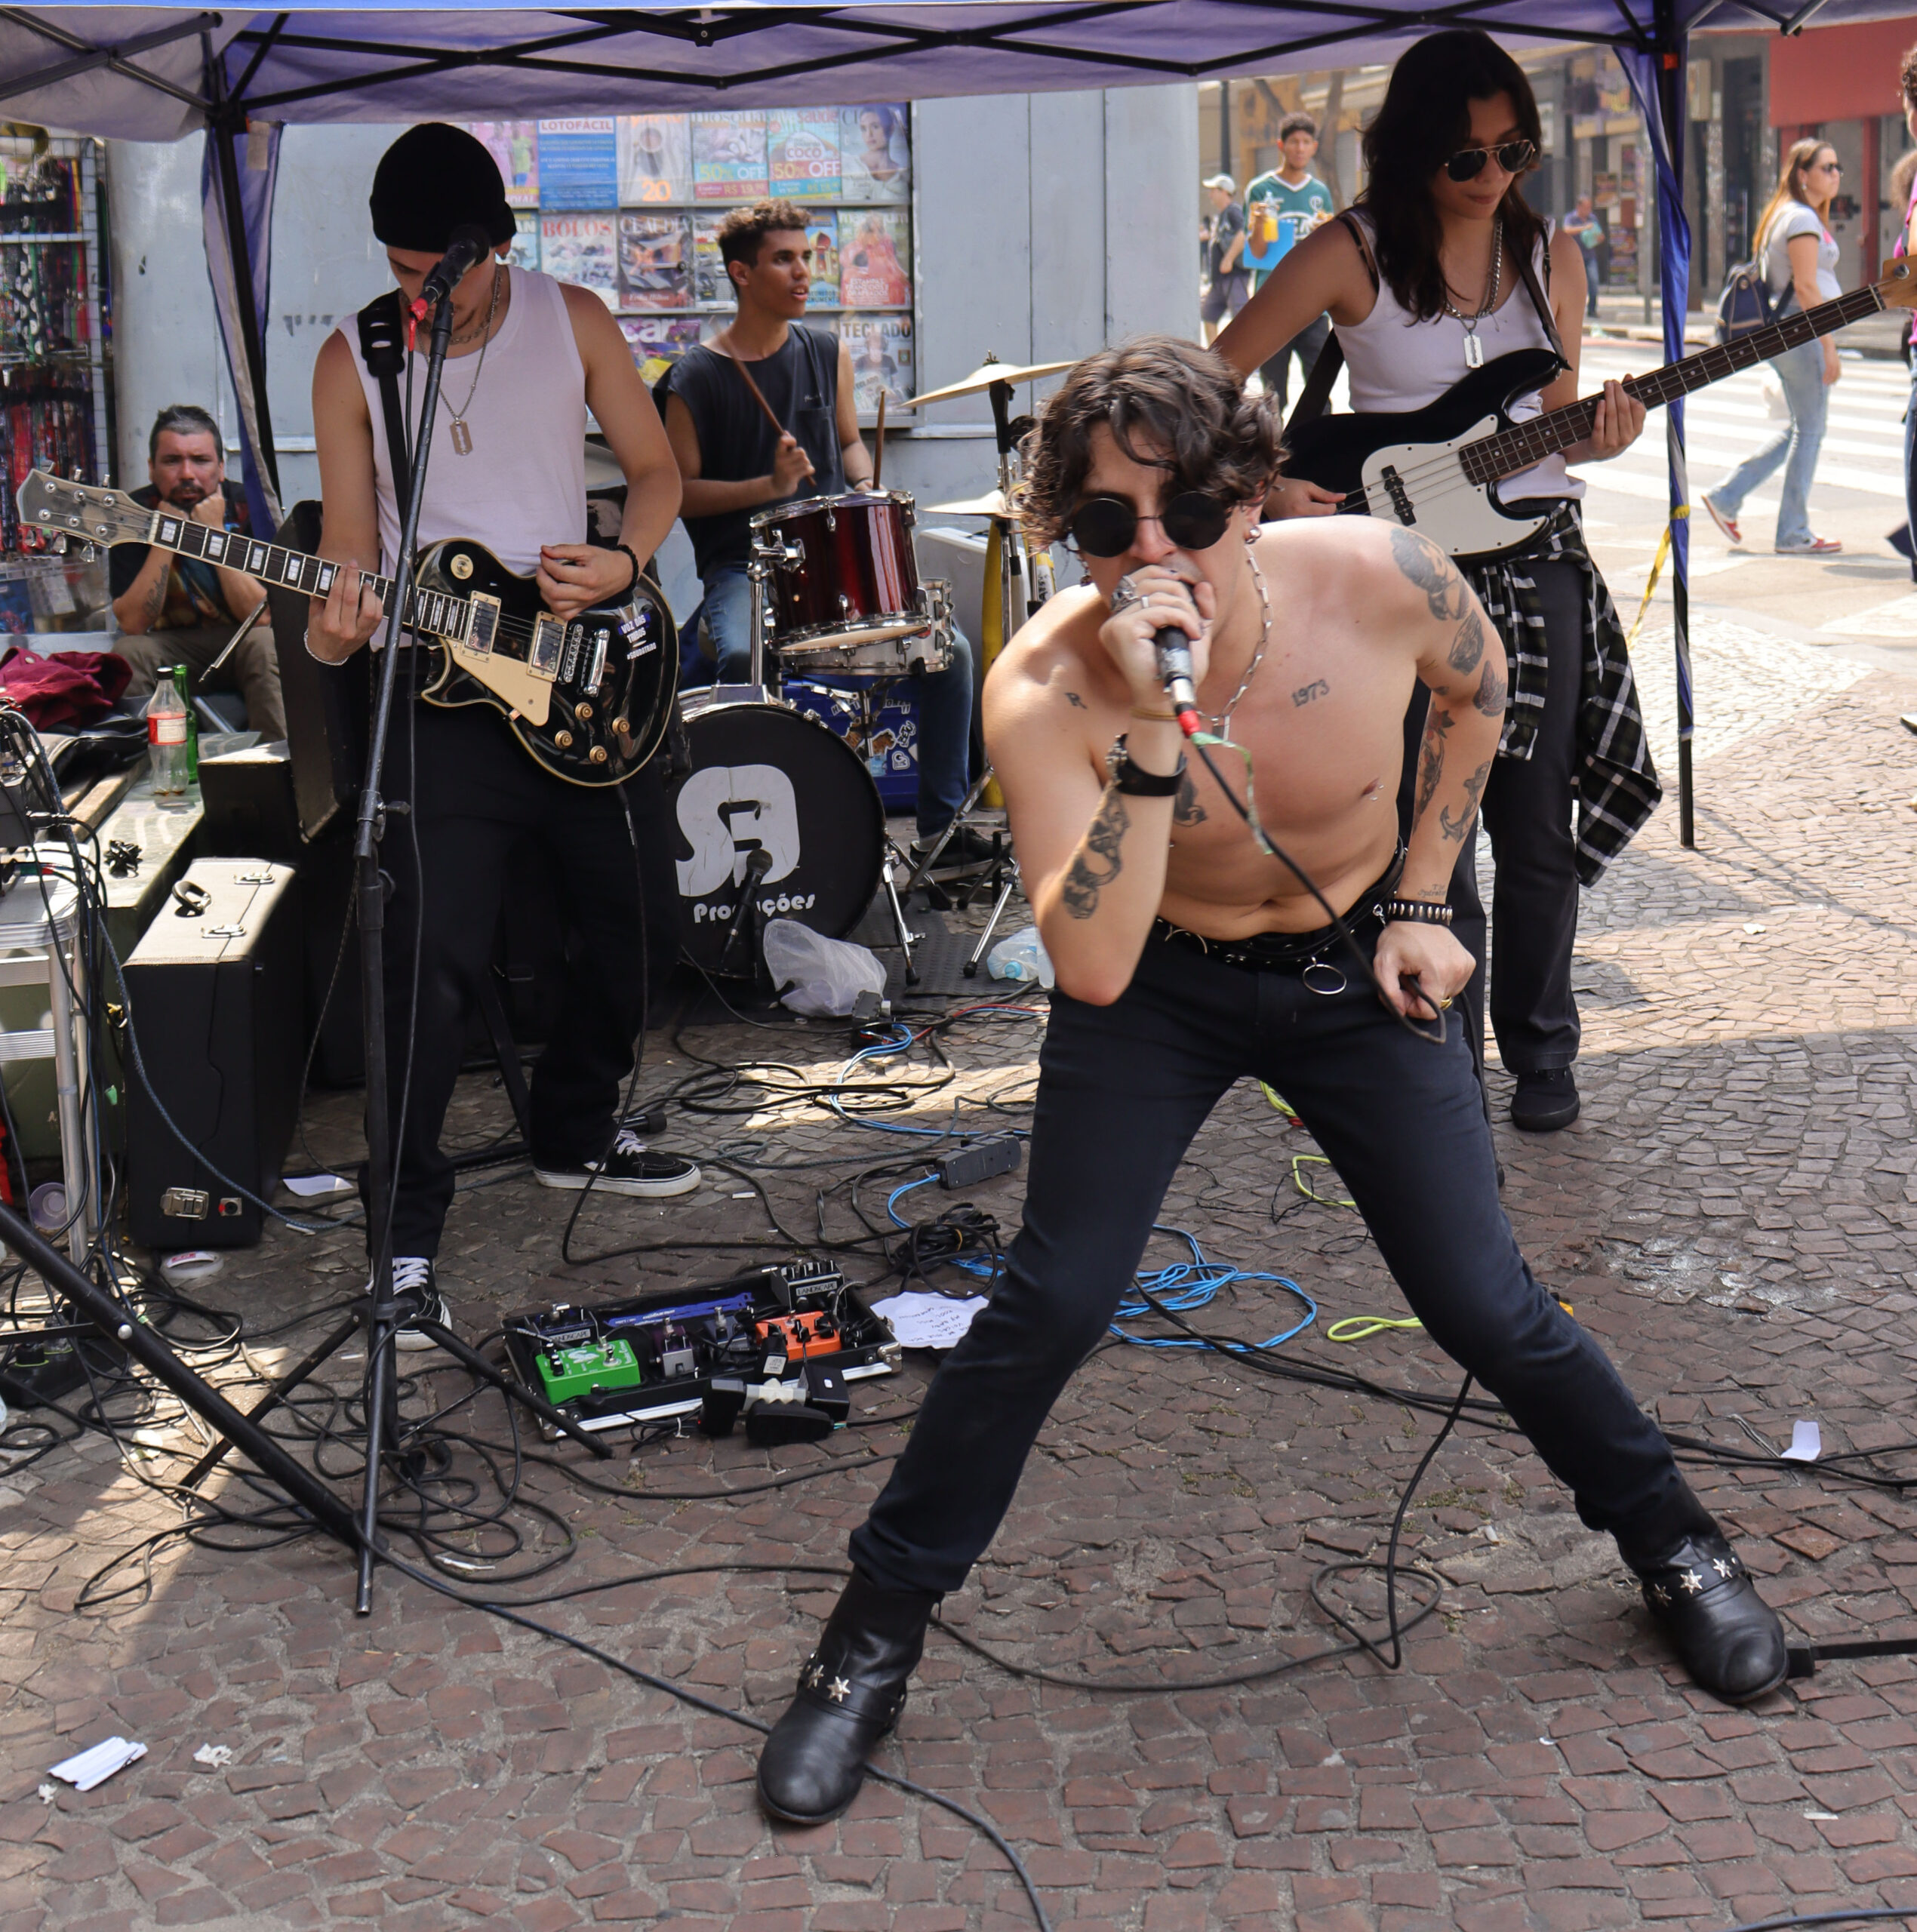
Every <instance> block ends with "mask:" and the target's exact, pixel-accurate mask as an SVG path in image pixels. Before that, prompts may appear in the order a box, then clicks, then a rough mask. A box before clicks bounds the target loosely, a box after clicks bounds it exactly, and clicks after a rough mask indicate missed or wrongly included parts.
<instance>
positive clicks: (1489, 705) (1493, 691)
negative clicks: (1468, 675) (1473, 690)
mask: <svg viewBox="0 0 1917 1932" xmlns="http://www.w3.org/2000/svg"><path fill="white" fill-rule="evenodd" d="M1504 694H1505V684H1504V679H1503V677H1502V676H1501V675H1500V674H1499V672H1498V668H1497V666H1496V665H1495V664H1487V665H1486V666H1485V675H1483V676H1482V678H1479V680H1478V695H1477V696H1476V697H1474V698H1473V699H1472V700H1471V702H1472V703H1473V704H1475V706H1477V707H1478V709H1479V710H1480V711H1482V712H1483V713H1484V714H1485V716H1486V717H1487V718H1496V717H1498V716H1500V715H1501V714H1502V713H1503V709H1504Z"/></svg>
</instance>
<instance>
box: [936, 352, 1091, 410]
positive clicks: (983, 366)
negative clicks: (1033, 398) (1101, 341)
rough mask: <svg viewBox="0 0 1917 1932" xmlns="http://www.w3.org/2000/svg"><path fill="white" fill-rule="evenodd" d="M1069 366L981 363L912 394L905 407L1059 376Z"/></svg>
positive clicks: (1067, 364) (1048, 363) (1060, 363)
mask: <svg viewBox="0 0 1917 1932" xmlns="http://www.w3.org/2000/svg"><path fill="white" fill-rule="evenodd" d="M1071 367H1072V365H1071V364H1070V363H1069V362H1031V363H1027V364H1025V365H1023V366H1022V367H1021V366H1020V365H1019V364H1017V363H1016V362H981V363H980V365H978V367H977V368H976V369H974V371H972V373H971V374H970V375H969V376H962V377H959V379H958V381H957V382H955V383H946V386H945V387H944V388H943V389H928V390H927V391H926V392H925V394H924V395H915V396H914V397H913V398H912V400H911V401H909V402H908V403H907V404H906V408H908V409H916V408H918V405H920V404H921V403H922V402H949V401H951V399H952V398H953V397H954V396H960V395H978V394H980V392H982V391H983V390H986V389H989V388H990V387H991V386H992V384H993V383H1035V382H1036V381H1038V380H1039V378H1040V377H1042V376H1057V375H1062V374H1063V373H1064V371H1066V370H1067V369H1069V368H1071Z"/></svg>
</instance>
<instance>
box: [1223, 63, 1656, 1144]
mask: <svg viewBox="0 0 1917 1932" xmlns="http://www.w3.org/2000/svg"><path fill="white" fill-rule="evenodd" d="M1539 139H1540V130H1539V121H1538V113H1537V103H1536V101H1535V100H1534V98H1533V97H1532V94H1531V86H1530V83H1529V82H1528V81H1527V80H1526V79H1525V75H1524V72H1523V71H1522V69H1520V68H1519V66H1518V64H1517V63H1516V62H1515V61H1514V60H1512V59H1511V57H1509V55H1508V54H1506V53H1505V52H1504V51H1503V49H1502V48H1500V47H1499V46H1498V45H1497V42H1494V40H1492V39H1491V37H1490V36H1489V35H1487V34H1484V33H1482V32H1478V31H1477V30H1475V29H1456V30H1452V31H1449V32H1443V33H1436V34H1432V35H1427V36H1426V38H1424V39H1423V40H1421V41H1420V42H1417V44H1416V45H1414V46H1413V47H1412V48H1410V49H1409V50H1408V51H1407V52H1406V53H1405V54H1404V55H1403V57H1402V58H1401V59H1400V60H1399V63H1398V65H1397V66H1396V68H1395V69H1394V70H1393V72H1392V78H1391V81H1390V84H1389V87H1388V88H1387V90H1386V97H1385V100H1384V103H1383V106H1382V107H1381V108H1380V110H1379V112H1378V114H1377V118H1376V119H1375V120H1374V122H1372V124H1371V127H1370V128H1368V129H1367V130H1366V131H1365V161H1366V165H1367V171H1368V182H1369V184H1368V186H1367V188H1366V189H1365V193H1364V194H1363V195H1362V196H1360V198H1359V205H1358V208H1357V210H1356V211H1355V214H1354V216H1353V217H1350V218H1349V219H1342V218H1341V219H1340V220H1337V221H1334V222H1328V223H1326V224H1325V226H1323V227H1322V228H1321V229H1319V230H1318V231H1317V232H1315V233H1314V234H1312V235H1309V236H1307V237H1306V239H1305V240H1304V241H1303V242H1300V244H1299V245H1298V246H1297V248H1294V249H1293V250H1292V251H1291V253H1290V254H1288V255H1287V256H1286V257H1285V260H1283V261H1282V263H1280V264H1279V266H1278V267H1277V269H1275V270H1274V271H1273V272H1272V274H1271V275H1269V276H1268V277H1267V278H1266V280H1265V282H1264V285H1263V287H1262V288H1260V290H1259V291H1258V293H1257V294H1256V295H1255V296H1254V297H1252V299H1251V303H1250V304H1249V305H1248V306H1247V307H1246V308H1245V310H1244V311H1243V312H1242V314H1241V315H1239V318H1238V319H1237V320H1236V321H1235V322H1233V323H1232V325H1231V327H1230V328H1228V329H1227V330H1226V331H1225V333H1224V334H1223V335H1222V336H1221V337H1220V338H1219V340H1218V343H1217V347H1218V350H1219V352H1220V354H1221V355H1223V356H1224V358H1226V361H1229V362H1230V363H1231V364H1232V365H1233V367H1234V368H1236V369H1238V370H1239V371H1240V372H1241V373H1242V374H1245V375H1247V376H1248V375H1249V374H1251V371H1253V370H1254V369H1256V368H1257V367H1258V366H1259V365H1260V363H1261V362H1262V361H1264V360H1265V358H1266V357H1268V356H1269V355H1271V354H1272V352H1273V350H1274V349H1275V348H1276V347H1277V346H1278V345H1279V343H1283V342H1286V341H1288V340H1290V339H1291V337H1292V336H1293V335H1294V334H1296V333H1297V330H1298V329H1299V328H1301V327H1302V326H1303V325H1304V324H1305V323H1306V322H1307V321H1309V320H1310V318H1312V316H1314V315H1318V314H1319V313H1321V312H1323V311H1325V310H1329V311H1330V312H1331V319H1332V321H1333V322H1334V324H1335V325H1336V326H1337V340H1338V342H1339V343H1340V344H1342V345H1343V350H1344V354H1345V358H1346V363H1347V365H1348V366H1349V370H1350V383H1351V392H1352V404H1353V407H1354V408H1355V409H1358V410H1359V411H1365V410H1392V411H1403V410H1411V409H1417V408H1423V407H1424V406H1425V405H1427V404H1429V403H1430V402H1432V401H1435V399H1436V398H1437V397H1438V396H1439V395H1442V394H1443V393H1444V392H1445V390H1446V389H1448V388H1449V387H1450V386H1451V385H1452V384H1453V383H1457V382H1458V381H1460V380H1462V379H1463V377H1465V376H1466V374H1467V373H1468V372H1469V371H1470V370H1472V369H1474V368H1479V367H1480V366H1482V365H1486V364H1488V363H1489V362H1491V361H1494V359H1495V358H1497V356H1498V355H1502V354H1504V353H1506V352H1508V351H1509V350H1511V349H1515V348H1518V347H1521V346H1522V347H1536V346H1545V345H1546V338H1547V335H1548V334H1549V333H1550V331H1547V330H1546V328H1545V326H1544V323H1543V318H1542V316H1541V315H1540V312H1539V309H1538V307H1537V303H1536V301H1534V299H1533V297H1532V294H1531V291H1528V289H1527V287H1526V284H1525V276H1524V272H1523V266H1522V265H1523V263H1525V260H1527V258H1528V260H1529V263H1530V264H1531V273H1532V280H1533V281H1534V283H1535V282H1537V281H1539V280H1540V271H1541V281H1542V288H1541V289H1540V290H1539V291H1537V292H1538V294H1540V296H1541V295H1542V292H1543V289H1548V290H1549V296H1548V297H1546V298H1545V299H1547V300H1548V301H1549V306H1550V309H1551V312H1552V318H1553V320H1554V321H1555V324H1556V328H1555V333H1556V334H1557V335H1558V336H1559V337H1560V338H1561V339H1562V343H1563V348H1562V359H1563V360H1564V361H1565V362H1567V363H1568V365H1569V366H1568V368H1565V370H1564V371H1563V372H1562V374H1559V377H1557V378H1556V380H1555V381H1553V382H1552V383H1550V384H1549V386H1547V387H1546V389H1544V390H1543V392H1542V394H1541V395H1540V396H1539V397H1537V398H1534V399H1531V400H1528V401H1526V402H1525V403H1523V404H1522V405H1519V406H1518V407H1517V408H1515V409H1514V411H1513V412H1512V414H1513V415H1514V417H1517V418H1519V419H1520V420H1522V418H1524V417H1528V416H1530V415H1533V414H1537V412H1538V411H1539V410H1540V409H1545V410H1549V409H1554V408H1558V407H1559V406H1560V405H1564V404H1567V403H1571V402H1574V401H1576V400H1577V348H1578V345H1579V343H1580V337H1581V334H1582V328H1583V310H1584V297H1585V278H1584V262H1583V251H1582V250H1581V249H1580V248H1579V247H1578V245H1577V242H1575V241H1574V240H1573V239H1572V238H1570V237H1569V236H1567V235H1558V236H1555V237H1553V236H1552V235H1551V233H1550V232H1549V227H1548V226H1547V225H1546V224H1545V223H1541V222H1540V220H1539V219H1538V217H1537V216H1536V215H1534V214H1532V212H1531V210H1530V209H1529V208H1528V207H1527V206H1526V205H1525V202H1524V200H1523V197H1522V191H1521V184H1522V178H1523V177H1524V175H1525V174H1526V173H1528V171H1530V170H1531V168H1533V167H1534V166H1535V165H1536V162H1537V152H1538V145H1539ZM1644 415H1645V412H1644V407H1643V405H1642V404H1641V403H1639V402H1638V401H1635V400H1634V399H1633V398H1631V397H1630V396H1629V395H1626V393H1625V392H1624V390H1623V387H1622V386H1621V385H1620V384H1619V383H1615V382H1611V383H1606V384H1605V390H1604V395H1603V398H1602V401H1600V402H1599V405H1598V407H1597V410H1596V415H1595V423H1594V424H1593V426H1592V432H1591V435H1590V436H1589V438H1587V439H1586V441H1584V442H1583V443H1581V444H1579V445H1574V447H1572V448H1570V449H1568V450H1566V451H1565V452H1564V453H1563V454H1562V456H1559V457H1549V458H1548V459H1547V460H1546V461H1545V462H1543V463H1540V464H1539V465H1537V466H1536V467H1535V468H1534V469H1531V470H1528V471H1526V472H1525V473H1524V474H1523V475H1522V476H1516V477H1512V478H1508V479H1506V481H1505V482H1504V483H1503V484H1502V485H1500V497H1502V498H1503V500H1505V501H1506V502H1507V503H1509V502H1511V501H1513V500H1517V499H1520V498H1537V499H1547V500H1548V499H1550V498H1553V497H1555V498H1558V499H1560V500H1562V505H1561V507H1560V508H1559V510H1558V511H1557V512H1555V514H1554V515H1552V519H1551V521H1549V523H1548V524H1547V525H1546V526H1545V528H1543V530H1542V531H1540V533H1539V534H1538V536H1537V538H1535V539H1534V540H1533V543H1532V544H1531V546H1530V547H1529V548H1528V549H1526V550H1525V551H1523V552H1519V553H1518V554H1517V555H1510V556H1506V557H1503V558H1499V559H1497V561H1496V562H1494V563H1493V564H1491V565H1481V566H1478V567H1475V568H1467V569H1466V572H1465V574H1466V577H1468V578H1469V580H1470V581H1471V583H1472V587H1473V588H1474V589H1475V590H1476V591H1477V592H1478V595H1479V598H1480V600H1481V601H1482V602H1483V603H1484V605H1485V608H1486V610H1487V611H1488V614H1490V616H1491V618H1492V620H1493V621H1494V623H1496V624H1497V627H1498V630H1499V632H1500V635H1501V636H1502V637H1503V640H1504V645H1505V648H1506V655H1507V657H1509V661H1510V663H1511V666H1512V678H1511V703H1510V709H1509V712H1508V713H1507V720H1506V731H1505V736H1504V740H1503V743H1502V744H1501V746H1500V755H1499V756H1498V758H1497V760H1496V761H1495V762H1494V765H1493V768H1492V774H1491V780H1490V783H1489V784H1488V786H1487V787H1486V789H1485V795H1484V799H1483V803H1482V817H1483V820H1484V824H1485V829H1486V831H1487V832H1488V833H1489V834H1490V836H1491V848H1492V851H1493V853H1494V855H1495V857H1496V859H1497V889H1496V893H1495V896H1494V902H1493V906H1492V915H1491V929H1492V938H1493V942H1494V943H1493V946H1492V948H1491V950H1492V952H1493V953H1494V956H1495V958H1496V961H1497V970H1496V976H1495V979H1494V982H1493V983H1492V986H1491V998H1490V1008H1491V1023H1492V1026H1493V1029H1494V1032H1495V1034H1496V1036H1497V1043H1498V1049H1499V1053H1500V1057H1501V1058H1502V1060H1503V1063H1504V1066H1505V1069H1506V1072H1509V1073H1510V1074H1512V1075H1514V1076H1515V1081H1516V1089H1515V1094H1514V1095H1513V1097H1512V1105H1511V1111H1512V1119H1513V1121H1515V1123H1516V1124H1517V1125H1519V1127H1521V1128H1527V1129H1529V1130H1531V1131H1538V1132H1544V1131H1552V1130H1553V1129H1556V1128H1563V1127H1568V1125H1570V1124H1571V1122H1572V1121H1574V1120H1575V1119H1576V1118H1577V1115H1578V1112H1579V1108H1580V1101H1579V1097H1578V1093H1577V1082H1576V1080H1575V1078H1574V1076H1573V1074H1572V1072H1571V1063H1572V1062H1573V1061H1574V1060H1575V1059H1576V1057H1577V1044H1578V1021H1577V1004H1576V1001H1575V999H1574V997H1573V995H1572V992H1571V952H1572V948H1573V946H1574V942H1575V940H1576V936H1577V892H1578V886H1579V883H1580V880H1581V881H1583V883H1584V884H1587V885H1588V884H1592V883H1594V882H1595V879H1596V878H1597V877H1598V876H1599V874H1600V873H1601V872H1602V870H1603V868H1604V866H1605V865H1606V864H1607V863H1608V862H1609V860H1611V858H1613V857H1615V856H1616V854H1617V851H1620V850H1621V849H1622V848H1623V844H1624V843H1625V842H1626V840H1628V839H1629V838H1630V836H1631V835H1632V833H1633V832H1635V830H1636V829H1637V828H1638V826H1639V825H1641V824H1642V823H1643V821H1644V820H1645V818H1647V817H1648V816H1649V814H1650V812H1651V810H1652V808H1654V806H1655V805H1656V804H1657V799H1658V798H1659V796H1660V788H1659V786H1658V783H1657V774H1656V772H1655V771H1654V769H1653V768H1652V766H1651V758H1650V753H1649V750H1648V747H1647V746H1645V743H1644V734H1643V728H1642V719H1641V718H1639V715H1638V710H1637V703H1636V697H1635V691H1634V689H1633V688H1632V681H1631V675H1630V667H1629V660H1628V658H1627V657H1626V654H1625V652H1624V649H1623V633H1622V632H1621V629H1619V627H1618V626H1617V621H1616V614H1615V612H1614V611H1612V609H1611V599H1610V595H1609V593H1608V592H1607V591H1606V590H1605V586H1604V583H1603V580H1602V578H1601V577H1599V576H1598V575H1597V573H1596V571H1595V567H1594V566H1592V564H1591V561H1590V559H1589V554H1588V552H1586V550H1585V549H1584V546H1583V537H1582V534H1581V527H1580V525H1579V523H1578V521H1577V498H1578V497H1580V496H1581V495H1582V494H1583V485H1581V484H1580V483H1579V482H1578V481H1577V480H1576V478H1574V477H1571V476H1570V475H1568V474H1567V473H1566V470H1565V465H1566V464H1567V463H1569V464H1571V465H1572V466H1577V465H1578V464H1580V463H1592V462H1599V461H1602V460H1603V459H1604V458H1605V457H1613V456H1615V455H1617V454H1618V453H1619V451H1621V450H1623V449H1626V448H1629V445H1631V444H1632V442H1633V441H1635V440H1636V438H1637V436H1638V435H1639V432H1640V431H1641V430H1642V428H1643V426H1644ZM1339 502H1340V497H1339V495H1338V494H1337V493H1336V492H1334V491H1331V490H1327V489H1322V488H1319V486H1318V485H1315V484H1312V483H1308V482H1305V481H1302V480H1294V481H1288V482H1281V483H1280V484H1279V485H1278V487H1277V488H1276V489H1275V490H1274V491H1273V492H1272V497H1271V500H1269V503H1268V505H1267V509H1266V514H1267V515H1275V516H1297V515H1328V514H1330V513H1331V512H1332V511H1333V510H1334V509H1335V508H1336V507H1337V504H1338V503H1339ZM1586 685H1594V687H1595V690H1596V691H1597V692H1598V694H1599V702H1598V703H1595V704H1592V703H1586V702H1584V701H1583V695H1582V694H1583V691H1584V690H1585V688H1586ZM1414 709H1417V710H1420V711H1421V707H1417V706H1414ZM1422 723H1423V719H1422V717H1421V715H1420V716H1419V717H1417V718H1414V719H1411V720H1408V724H1407V730H1408V735H1410V734H1414V733H1415V732H1416V731H1417V730H1418V729H1420V728H1421V726H1422ZM1409 749H1410V747H1409V746H1408V751H1409ZM1406 769H1407V771H1409V770H1410V769H1411V764H1410V759H1409V757H1408V759H1407V765H1406ZM1574 805H1575V807H1576V817H1577V832H1576V835H1574V834H1573V832H1572V829H1571V826H1572V820H1573V815H1574V813H1573V808H1574ZM1474 848H1475V838H1474V839H1473V840H1472V841H1471V842H1469V843H1467V844H1466V847H1465V849H1464V851H1463V853H1462V854H1461V855H1460V859H1459V861H1458V866H1457V872H1456V874H1455V875H1454V880H1453V884H1452V891H1451V903H1452V905H1453V906H1454V908H1455V909H1456V912H1457V921H1456V924H1455V925H1454V931H1455V932H1456V934H1457V937H1458V938H1459V939H1460V940H1462V941H1463V943H1465V944H1466V946H1468V947H1469V949H1470V950H1471V951H1472V953H1473V954H1474V955H1475V957H1476V958H1477V960H1478V961H1479V967H1480V968H1481V970H1480V971H1479V974H1477V975H1476V976H1475V977H1474V978H1473V980H1472V983H1471V986H1470V987H1469V989H1467V990H1466V994H1465V995H1464V997H1465V998H1466V1004H1468V1005H1469V1007H1470V1008H1471V1009H1472V1020H1473V1022H1474V1023H1475V1027H1476V1029H1477V1032H1478V1035H1479V1038H1480V1040H1481V1041H1482V1034H1483V1025H1484V1006H1485V975H1484V973H1483V971H1482V968H1483V965H1484V961H1485V918H1484V912H1483V909H1482V906H1481V905H1480V904H1479V900H1478V895H1477V887H1476V882H1475V877H1474V871H1473V862H1474V859H1475V850H1474ZM1481 1058H1482V1056H1481Z"/></svg>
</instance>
